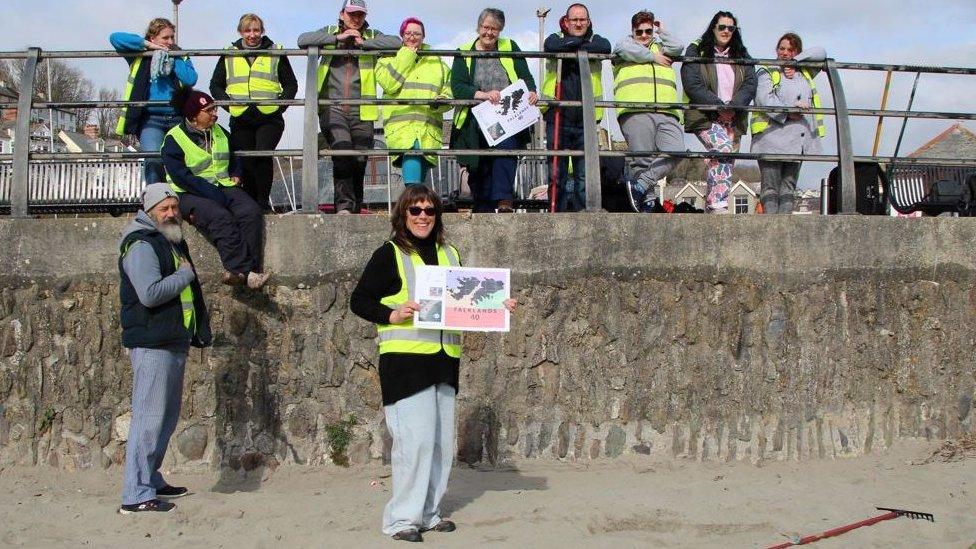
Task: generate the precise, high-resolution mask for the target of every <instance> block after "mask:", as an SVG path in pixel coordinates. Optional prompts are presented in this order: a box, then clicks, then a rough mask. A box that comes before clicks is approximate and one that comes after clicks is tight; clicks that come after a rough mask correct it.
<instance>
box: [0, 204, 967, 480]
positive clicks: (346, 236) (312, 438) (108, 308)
mask: <svg viewBox="0 0 976 549" xmlns="http://www.w3.org/2000/svg"><path fill="white" fill-rule="evenodd" d="M125 221H126V220H124V219H110V218H104V219H101V218H100V219H69V220H54V219H44V220H3V221H0V239H2V240H3V241H4V242H6V243H7V245H6V246H4V247H3V249H2V251H0V261H2V264H3V265H4V269H3V273H2V275H0V465H3V464H38V465H41V464H43V465H51V466H55V467H61V468H68V469H72V468H89V467H111V466H114V465H117V464H119V463H121V462H122V460H123V457H124V445H125V438H126V436H127V431H128V419H129V417H130V416H129V396H130V391H131V370H130V365H129V362H128V357H127V355H126V354H125V351H124V349H123V348H122V347H121V345H120V337H119V315H118V274H117V266H116V253H117V252H116V246H117V236H118V233H119V231H120V230H121V228H122V227H123V226H124V224H125ZM447 224H448V228H449V231H450V232H449V236H450V238H451V240H452V242H454V243H456V245H457V246H458V247H459V248H460V250H461V252H462V257H463V260H464V262H465V264H467V265H481V266H501V267H511V268H512V270H513V276H514V284H515V294H516V296H517V297H518V298H519V299H520V301H521V306H520V309H519V312H518V314H517V315H516V316H515V317H514V319H513V323H512V330H511V331H510V332H509V333H507V334H479V333H468V334H466V335H465V337H464V359H463V361H462V373H461V385H462V386H461V392H460V394H459V402H458V403H459V408H458V457H459V459H460V460H461V461H463V462H467V463H472V464H480V465H483V466H493V465H497V464H500V463H506V462H510V461H514V460H518V459H526V458H531V459H564V460H591V459H605V458H615V457H618V456H622V455H633V454H644V455H651V456H655V457H659V458H662V459H694V460H748V461H751V462H760V461H762V460H787V459H789V460H806V459H813V458H835V457H847V456H858V455H862V454H866V453H870V452H882V451H884V450H885V449H886V448H888V447H889V446H890V445H891V444H892V443H894V442H895V441H896V440H897V439H900V438H926V439H942V438H946V437H951V436H957V435H959V434H961V433H966V432H972V431H973V430H974V415H976V412H974V411H973V410H972V408H973V398H974V395H976V366H974V361H976V290H974V287H973V282H974V280H976V276H974V275H976V222H973V220H970V219H922V220H897V219H887V218H865V217H856V216H852V217H830V218H822V217H816V216H814V217H797V216H793V217H777V216H765V217H764V216H721V217H720V216H702V215H699V216H695V215H687V216H678V215H673V216H646V215H645V216H638V215H625V214H593V215H590V214H578V215H577V214H567V215H559V216H548V215H532V214H527V215H515V216H484V217H475V218H470V217H465V216H459V215H455V216H448V219H447ZM388 230H389V222H388V221H387V220H386V219H385V218H383V217H381V216H371V217H364V218H354V217H352V216H349V217H335V216H317V215H316V216H292V217H279V218H269V220H268V245H267V262H268V266H269V268H270V269H271V270H273V271H274V272H275V274H276V278H275V279H274V281H273V282H272V283H271V284H270V286H269V287H268V288H266V290H265V291H264V292H263V293H260V294H253V293H249V292H247V291H244V290H240V289H231V288H227V287H224V286H221V285H219V284H218V283H217V281H218V276H219V273H220V269H219V264H218V262H217V260H216V259H217V258H216V253H215V252H214V251H213V249H212V248H211V247H209V245H208V244H207V243H206V242H204V241H203V240H202V239H200V238H199V237H198V236H197V235H196V234H193V237H192V238H191V239H190V244H191V249H192V250H193V252H194V257H195V259H196V261H197V263H198V268H199V270H200V271H201V278H202V280H203V282H204V289H205V291H206V292H207V301H208V304H209V306H210V308H211V312H212V315H213V330H214V334H215V343H214V346H213V348H211V349H207V350H204V351H200V350H193V351H191V355H190V360H189V362H188V365H187V373H186V383H185V391H184V395H183V411H182V415H181V420H180V423H179V426H178V428H177V431H176V434H175V435H174V437H173V442H172V447H171V449H170V452H169V455H168V458H167V459H168V460H169V463H168V465H169V466H190V467H208V466H209V467H214V468H220V469H221V470H228V471H235V470H253V469H255V468H258V467H263V466H272V467H274V466H278V465H281V464H298V465H303V464H320V463H329V462H331V461H332V457H330V446H331V445H330V436H329V433H330V426H331V427H334V426H336V425H338V424H339V423H340V422H341V421H342V420H343V419H347V418H349V417H350V416H352V417H353V418H354V419H355V424H354V425H353V426H352V427H351V430H350V433H349V434H350V440H349V444H348V448H347V449H346V454H348V457H349V459H350V460H351V461H352V462H353V463H364V462H367V461H369V460H381V459H384V457H385V454H387V455H388V452H389V439H388V437H387V436H386V434H385V426H384V424H383V410H382V403H381V400H380V393H379V381H378V373H377V353H376V343H375V340H374V338H375V336H376V331H375V329H374V328H373V327H372V326H371V325H369V324H368V323H366V322H364V321H362V320H361V319H359V318H358V317H356V316H355V315H353V314H352V313H351V312H350V311H349V308H348V302H349V294H350V292H351V291H352V288H353V286H354V285H355V282H356V280H357V278H358V276H359V273H360V272H361V270H362V267H363V265H364V264H365V262H366V260H367V259H368V257H369V255H370V254H371V253H372V251H373V250H374V249H375V248H376V247H377V246H379V245H380V244H381V243H382V241H383V239H384V238H385V237H386V236H387V234H388ZM191 232H193V231H192V230H191ZM332 430H333V431H334V428H333V429H332Z"/></svg>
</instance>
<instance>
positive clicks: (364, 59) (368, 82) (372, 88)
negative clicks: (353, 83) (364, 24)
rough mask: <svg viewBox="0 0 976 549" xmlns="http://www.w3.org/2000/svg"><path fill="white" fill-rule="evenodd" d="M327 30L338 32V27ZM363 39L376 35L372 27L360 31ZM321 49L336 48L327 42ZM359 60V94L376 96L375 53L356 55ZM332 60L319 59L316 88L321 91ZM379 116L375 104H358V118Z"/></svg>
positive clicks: (323, 57) (326, 56) (367, 118)
mask: <svg viewBox="0 0 976 549" xmlns="http://www.w3.org/2000/svg"><path fill="white" fill-rule="evenodd" d="M327 32H329V33H332V34H339V32H340V31H339V27H337V26H335V25H332V26H330V27H329V28H328V29H327ZM362 35H363V40H372V39H373V38H375V37H376V31H374V30H373V29H364V30H363V31H362ZM322 49H326V50H334V49H336V45H335V44H329V45H327V46H323V48H322ZM357 59H358V60H359V96H360V97H361V98H363V99H373V98H375V97H376V73H375V72H374V70H373V69H374V67H375V66H376V55H375V54H368V53H364V54H362V55H359V56H357ZM331 61H332V56H330V55H323V56H321V58H320V60H319V72H318V90H319V93H320V94H321V93H322V86H324V85H325V79H326V78H328V76H329V63H330V62H331ZM379 117H380V110H379V108H378V107H377V106H376V105H360V106H359V119H360V120H366V121H373V120H377V119H378V118H379Z"/></svg>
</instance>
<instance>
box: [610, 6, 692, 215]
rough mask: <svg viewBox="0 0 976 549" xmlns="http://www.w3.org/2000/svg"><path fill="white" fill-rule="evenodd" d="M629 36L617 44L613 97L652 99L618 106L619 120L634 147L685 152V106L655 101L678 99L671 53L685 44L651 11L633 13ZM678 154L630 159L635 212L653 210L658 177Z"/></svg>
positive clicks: (630, 192) (673, 163)
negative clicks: (672, 106) (678, 107)
mask: <svg viewBox="0 0 976 549" xmlns="http://www.w3.org/2000/svg"><path fill="white" fill-rule="evenodd" d="M630 28H631V35H630V36H626V37H624V38H623V39H622V40H620V41H619V42H617V45H616V46H615V47H614V49H613V55H614V58H613V82H614V91H613V93H614V98H615V99H616V100H617V101H628V102H648V103H649V105H647V106H646V107H645V106H640V107H624V108H618V109H617V122H618V123H619V124H620V130H621V131H622V132H623V134H624V138H625V139H626V140H627V147H628V148H630V150H632V151H641V152H655V151H664V152H668V151H682V150H684V148H685V143H684V133H683V131H682V129H681V111H680V110H674V109H670V110H669V109H665V108H660V107H656V106H655V105H654V104H655V103H678V102H679V101H678V84H677V80H678V77H677V74H676V73H675V71H674V69H673V68H671V64H672V61H671V60H672V58H674V57H677V56H680V55H681V54H682V52H683V51H684V44H681V43H680V42H678V41H677V40H676V39H675V38H674V37H673V36H672V35H671V33H670V32H668V31H667V30H665V28H664V25H663V24H662V23H661V21H660V20H656V19H655V18H654V14H653V13H651V12H649V11H639V12H637V13H635V14H634V15H633V17H631V18H630ZM679 162H681V159H680V158H673V157H661V158H654V157H651V156H636V157H632V158H631V159H630V172H631V173H630V177H628V178H627V190H628V195H629V198H630V205H631V207H632V208H633V209H634V211H635V212H650V211H652V210H653V208H654V205H655V203H656V202H657V192H656V190H655V188H656V186H657V181H658V180H659V179H661V178H662V177H665V176H666V175H668V174H669V173H671V170H673V169H674V167H675V166H677V165H678V163H679Z"/></svg>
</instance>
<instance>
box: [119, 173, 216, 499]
mask: <svg viewBox="0 0 976 549" xmlns="http://www.w3.org/2000/svg"><path fill="white" fill-rule="evenodd" d="M179 202H180V199H179V196H178V195H177V193H175V192H173V190H172V189H170V187H169V185H167V184H165V183H154V184H152V185H147V186H146V189H145V191H143V195H142V210H139V213H138V214H136V217H135V219H133V220H132V222H131V223H129V225H128V226H127V227H126V228H125V230H124V231H123V232H122V241H121V243H120V245H119V275H120V277H121V284H120V285H119V297H120V300H121V302H122V310H121V314H120V315H119V319H120V324H121V325H122V345H123V346H124V347H125V348H127V349H129V357H130V359H131V360H132V423H131V425H130V427H129V437H128V441H127V442H126V446H125V473H124V479H123V485H122V506H121V507H120V508H119V513H121V514H123V515H128V514H133V513H140V512H153V511H155V512H166V511H171V510H172V509H173V508H175V507H176V506H175V505H174V504H173V503H171V502H169V501H165V500H163V499H160V498H177V497H181V496H185V495H187V494H189V491H188V490H187V489H186V488H183V487H180V486H170V485H169V484H168V483H167V482H166V481H165V480H163V476H162V475H161V474H160V473H159V467H160V466H161V465H162V463H163V456H164V455H165V454H166V447H167V446H168V445H169V439H170V437H171V436H172V435H173V431H174V430H175V429H176V423H177V421H178V420H179V417H180V405H181V403H182V400H183V371H184V367H185V365H186V357H187V353H188V352H189V350H190V346H193V347H207V346H209V345H210V343H211V340H212V337H211V334H210V320H209V318H208V316H207V307H206V305H205V304H204V302H203V291H202V290H201V289H200V283H199V282H198V281H197V274H196V271H195V270H194V268H193V262H192V261H191V260H190V250H189V249H188V248H187V246H186V242H185V241H184V240H183V229H182V223H183V220H182V219H181V218H180V209H179Z"/></svg>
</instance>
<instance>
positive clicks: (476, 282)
mask: <svg viewBox="0 0 976 549" xmlns="http://www.w3.org/2000/svg"><path fill="white" fill-rule="evenodd" d="M504 289H505V284H504V282H502V281H501V280H498V279H495V278H491V277H490V276H481V277H478V276H458V275H453V273H451V274H448V277H447V293H448V294H450V296H451V299H452V302H451V304H450V305H451V306H453V307H472V308H475V309H500V308H502V307H504V305H503V302H504V301H505V292H504V291H503V290H504Z"/></svg>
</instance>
